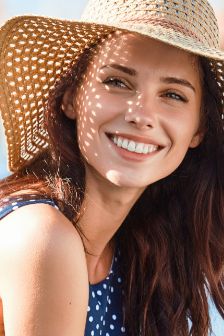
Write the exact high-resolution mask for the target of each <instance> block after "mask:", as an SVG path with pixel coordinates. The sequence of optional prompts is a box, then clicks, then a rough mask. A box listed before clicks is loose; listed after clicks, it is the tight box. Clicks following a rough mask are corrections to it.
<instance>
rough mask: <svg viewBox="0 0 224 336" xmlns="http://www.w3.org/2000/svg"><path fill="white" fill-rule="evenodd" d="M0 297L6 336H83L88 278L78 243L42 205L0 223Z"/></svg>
mask: <svg viewBox="0 0 224 336" xmlns="http://www.w3.org/2000/svg"><path fill="white" fill-rule="evenodd" d="M0 295H1V298H2V301H3V315H4V324H5V335H6V336H31V335H32V336H62V335H63V336H74V335H75V336H83V335H84V329H85V323H86V313H87V305H88V274H87V267H86V259H85V252H84V248H83V244H82V241H81V238H80V236H79V234H78V232H77V231H76V229H75V228H74V227H73V225H72V224H71V223H70V222H69V221H68V220H67V219H66V218H65V216H64V215H63V214H61V213H60V212H59V211H58V210H56V209H54V208H53V207H51V206H49V205H46V204H33V205H28V206H25V207H21V208H20V209H17V210H16V211H15V212H13V213H11V214H10V215H8V216H7V217H5V218H4V219H3V220H2V221H0Z"/></svg>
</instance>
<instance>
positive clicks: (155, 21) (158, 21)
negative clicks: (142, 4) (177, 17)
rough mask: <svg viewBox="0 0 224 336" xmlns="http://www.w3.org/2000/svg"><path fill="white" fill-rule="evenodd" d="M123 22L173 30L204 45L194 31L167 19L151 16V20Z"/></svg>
mask: <svg viewBox="0 0 224 336" xmlns="http://www.w3.org/2000/svg"><path fill="white" fill-rule="evenodd" d="M123 22H125V23H134V24H136V23H137V24H142V23H144V24H147V23H149V24H152V25H154V26H161V27H163V28H165V29H172V30H174V31H176V32H177V33H181V34H182V35H187V36H188V37H191V38H193V39H194V40H196V41H198V42H200V43H202V40H201V39H200V38H199V36H198V35H196V34H195V33H194V32H193V31H192V30H190V29H187V28H185V27H183V26H181V25H179V24H178V23H176V22H171V21H170V20H167V19H165V18H158V17H156V16H151V17H150V18H149V17H147V18H144V17H143V18H141V19H139V18H136V19H134V18H133V19H128V20H123Z"/></svg>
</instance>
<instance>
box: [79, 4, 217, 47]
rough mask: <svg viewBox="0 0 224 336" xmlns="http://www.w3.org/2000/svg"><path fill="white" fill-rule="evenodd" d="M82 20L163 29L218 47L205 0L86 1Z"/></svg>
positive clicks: (209, 7)
mask: <svg viewBox="0 0 224 336" xmlns="http://www.w3.org/2000/svg"><path fill="white" fill-rule="evenodd" d="M82 21H87V22H94V23H100V24H106V25H111V26H117V27H118V28H119V27H120V28H122V27H123V26H124V28H125V26H126V27H127V28H128V29H130V30H131V26H132V25H135V26H136V25H145V26H146V25H154V26H162V27H163V28H165V29H167V30H174V31H177V33H181V34H183V35H185V36H188V37H191V38H193V39H195V40H196V41H197V42H201V43H203V44H204V45H205V46H206V47H211V48H217V47H218V46H219V29H218V24H217V19H216V17H215V14H214V11H213V9H212V7H211V5H210V4H209V2H208V1H207V0H89V2H88V4H87V6H86V9H85V11H84V13H83V15H82Z"/></svg>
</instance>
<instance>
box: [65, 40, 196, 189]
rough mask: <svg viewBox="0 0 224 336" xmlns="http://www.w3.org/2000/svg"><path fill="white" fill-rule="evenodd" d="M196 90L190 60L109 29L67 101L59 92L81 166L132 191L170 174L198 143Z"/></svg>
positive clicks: (162, 46) (165, 47)
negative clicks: (74, 134)
mask: <svg viewBox="0 0 224 336" xmlns="http://www.w3.org/2000/svg"><path fill="white" fill-rule="evenodd" d="M201 90H202V89H201V76H200V70H199V66H198V63H197V58H196V57H194V56H192V55H190V54H189V53H187V52H185V51H181V50H179V49H177V48H175V47H172V46H168V45H166V44H164V43H161V42H159V41H155V40H153V39H150V38H148V37H142V36H140V35H138V34H134V33H133V34H131V33H130V34H121V33H117V34H114V35H113V36H112V37H110V38H109V39H108V40H107V41H106V42H104V43H103V44H102V45H101V46H100V47H99V50H98V53H97V55H95V56H94V58H93V61H92V62H91V64H90V65H89V67H88V69H87V72H86V74H85V76H84V80H83V82H82V85H81V86H80V88H79V90H78V93H77V94H76V95H75V96H74V98H73V100H72V101H71V96H72V95H71V94H70V92H69V93H67V94H66V95H65V97H64V106H65V113H66V115H67V116H68V117H70V118H73V119H76V120H77V128H78V142H79V147H80V150H81V152H82V154H83V157H84V158H85V160H86V169H87V170H89V172H91V173H92V174H96V175H97V176H98V177H99V176H101V177H103V178H104V179H107V180H109V181H110V182H112V183H113V184H116V185H118V186H124V187H137V188H145V187H146V186H148V185H149V184H151V183H153V182H155V181H158V180H159V179H161V178H164V177H166V176H168V175H169V174H171V173H172V172H173V171H174V170H175V169H176V168H177V167H178V166H179V165H180V163H181V162H182V160H183V158H184V156H185V154H186V152H187V150H188V149H189V148H193V147H196V146H197V145H198V144H199V142H200V138H201V134H200V133H199V124H200V109H201V97H202V91H201Z"/></svg>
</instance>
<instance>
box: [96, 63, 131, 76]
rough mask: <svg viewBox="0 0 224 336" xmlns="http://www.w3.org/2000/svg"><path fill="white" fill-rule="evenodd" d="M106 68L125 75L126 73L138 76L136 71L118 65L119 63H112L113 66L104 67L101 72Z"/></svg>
mask: <svg viewBox="0 0 224 336" xmlns="http://www.w3.org/2000/svg"><path fill="white" fill-rule="evenodd" d="M104 68H113V69H116V70H119V71H122V72H124V73H126V74H128V75H130V76H136V75H137V71H136V70H135V69H133V68H128V67H126V66H124V65H120V64H117V63H111V64H107V65H104V66H102V67H101V68H100V70H102V69H104Z"/></svg>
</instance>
